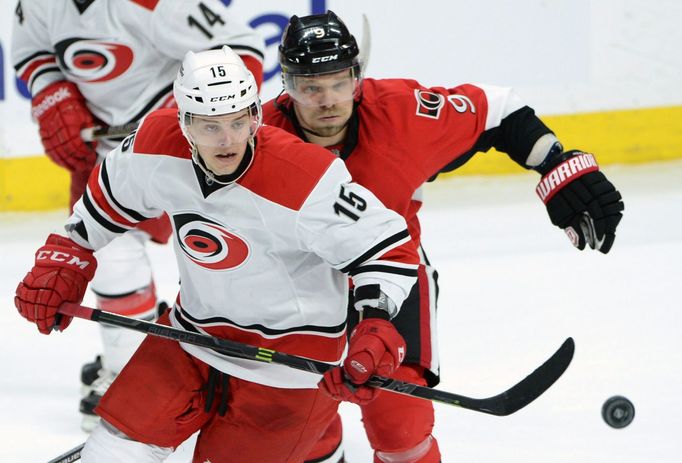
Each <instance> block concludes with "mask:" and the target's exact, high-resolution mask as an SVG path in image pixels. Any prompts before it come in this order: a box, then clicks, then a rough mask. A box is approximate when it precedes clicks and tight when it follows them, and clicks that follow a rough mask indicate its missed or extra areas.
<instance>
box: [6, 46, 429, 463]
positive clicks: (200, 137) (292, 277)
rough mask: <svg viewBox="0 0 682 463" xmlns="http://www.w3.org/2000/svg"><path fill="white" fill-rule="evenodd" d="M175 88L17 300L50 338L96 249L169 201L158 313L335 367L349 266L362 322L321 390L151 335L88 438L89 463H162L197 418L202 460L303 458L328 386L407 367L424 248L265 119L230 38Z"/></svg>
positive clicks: (190, 61) (318, 431) (325, 406)
mask: <svg viewBox="0 0 682 463" xmlns="http://www.w3.org/2000/svg"><path fill="white" fill-rule="evenodd" d="M174 94H175V99H176V101H177V103H178V107H179V110H174V109H161V110H157V111H154V112H152V113H151V114H149V115H147V116H146V117H145V118H144V119H143V121H142V123H141V125H140V127H139V129H138V130H137V132H136V133H133V134H131V135H130V136H128V137H127V138H126V139H125V140H124V141H123V143H121V145H120V146H119V147H118V148H116V149H115V150H114V151H112V152H111V153H109V155H108V156H107V157H106V159H105V160H104V161H103V162H102V164H100V165H99V166H97V167H95V169H94V170H93V172H92V174H91V177H90V180H89V182H88V187H87V189H86V192H85V195H84V196H83V197H82V199H81V200H79V201H78V202H77V203H76V205H75V207H74V213H73V215H72V216H71V217H70V218H69V220H68V222H67V226H66V229H67V234H68V237H64V236H59V235H54V234H53V235H50V236H49V237H48V239H47V242H46V244H45V245H44V246H43V247H41V248H40V249H39V250H38V251H37V253H36V260H35V265H34V267H33V269H32V270H31V271H30V272H29V273H28V274H27V275H26V277H25V278H24V280H23V282H22V283H20V284H19V286H18V287H17V292H16V298H15V304H16V306H17V308H18V309H19V312H20V314H21V315H22V316H24V317H25V318H27V319H28V320H29V321H32V322H34V323H35V324H36V325H37V326H38V329H39V330H40V331H41V332H42V333H45V334H49V333H50V332H51V330H52V329H53V328H55V327H57V328H58V329H65V328H66V327H67V326H68V324H69V323H70V321H71V320H70V318H69V317H66V316H62V315H59V314H58V313H57V309H58V308H59V306H60V305H61V304H62V303H63V302H64V301H75V302H78V301H80V300H81V299H82V297H83V294H84V292H85V289H86V286H87V284H88V281H89V280H90V279H91V278H92V277H93V274H94V270H95V266H96V260H95V258H94V256H93V250H97V249H100V248H101V247H103V246H105V245H106V244H107V243H108V242H110V241H111V240H112V239H114V238H115V237H116V236H118V235H119V234H120V233H122V232H124V231H125V230H127V229H130V228H132V227H134V226H135V224H136V223H137V222H139V221H140V220H143V219H144V218H148V217H156V216H159V215H160V214H161V213H162V212H166V213H167V214H168V216H169V217H170V218H171V222H172V224H173V228H174V233H175V238H176V239H175V240H174V247H175V253H176V257H177V263H178V268H179V273H180V281H181V283H180V292H179V295H178V297H177V300H176V302H175V304H174V306H173V309H172V310H171V311H170V312H167V313H165V314H164V315H163V316H162V317H161V318H160V323H166V324H170V325H172V326H174V327H176V328H183V329H185V330H188V331H190V332H201V333H208V334H211V335H213V336H219V337H224V338H230V339H232V340H236V341H240V342H248V343H250V344H256V345H260V346H263V347H266V348H271V349H274V350H277V351H281V352H288V353H294V354H297V355H301V356H304V357H309V358H313V359H316V360H321V361H324V362H329V363H332V364H338V363H339V362H340V361H341V360H342V356H343V354H344V351H345V350H346V344H347V341H346V328H345V327H346V317H347V305H348V289H349V282H348V275H351V276H352V280H353V283H354V288H355V289H354V291H355V305H356V307H357V309H358V310H359V311H360V312H362V313H363V315H364V318H363V320H362V321H361V322H360V323H359V324H358V325H357V327H356V328H355V330H354V331H353V333H352V335H351V336H350V340H349V341H348V346H347V347H348V354H347V357H346V359H345V360H344V362H343V366H339V367H337V368H335V369H332V370H331V372H330V373H328V374H327V376H325V378H326V381H324V382H322V383H320V384H321V387H320V388H318V383H319V382H320V380H321V376H320V375H318V374H314V373H308V372H303V371H299V370H294V369H290V368H287V367H283V366H280V365H273V364H269V363H261V362H256V361H251V360H244V359H236V358H233V357H228V356H225V355H222V354H220V353H219V352H217V351H215V350H213V349H210V348H201V347H197V346H193V345H186V344H182V343H177V342H175V341H169V340H166V339H161V338H156V337H148V338H147V339H145V340H144V341H143V342H142V344H141V346H140V348H139V349H138V350H137V351H136V352H135V354H134V355H133V357H132V358H131V360H130V361H129V362H128V364H127V365H126V367H125V368H124V369H123V371H122V372H121V373H120V374H119V375H118V376H117V378H116V380H115V381H114V382H113V384H112V385H111V387H110V388H109V389H108V391H107V392H106V393H105V395H104V396H103V398H102V400H101V401H100V404H99V406H98V408H97V412H98V414H99V415H100V416H101V417H102V421H101V422H100V424H99V425H98V427H96V428H95V430H94V431H93V432H92V434H91V435H90V437H89V439H88V441H87V444H86V446H85V449H84V450H83V461H84V462H101V461H121V462H123V461H126V462H128V461H131V462H132V461H135V462H143V461H144V462H152V461H162V460H163V459H165V457H167V456H168V455H169V454H170V453H171V452H172V450H173V448H175V447H176V446H178V445H179V444H180V443H181V442H182V441H184V440H185V439H187V438H188V437H190V436H191V435H192V434H193V433H194V432H196V431H197V430H200V431H201V432H200V434H199V437H198V439H197V444H196V447H195V453H194V460H193V461H196V462H205V461H214V462H219V461H230V462H236V463H240V462H243V463H247V462H248V463H253V462H275V461H278V462H279V461H283V462H292V463H293V462H301V461H304V459H305V456H306V455H307V454H308V452H309V451H310V449H311V448H312V446H313V445H314V443H315V442H316V441H317V439H318V438H319V437H320V436H321V435H322V433H323V432H324V430H325V428H326V427H327V426H328V424H329V422H330V420H331V419H332V418H333V417H334V416H335V412H336V408H337V406H338V402H337V401H335V400H333V399H332V398H331V397H330V396H329V394H330V393H334V394H336V393H338V391H339V390H341V389H343V394H344V396H345V397H346V398H352V397H357V398H358V400H362V399H368V398H370V397H372V396H373V395H374V392H373V391H374V389H371V388H369V387H367V386H363V385H362V384H363V383H364V382H365V381H366V380H367V379H369V377H370V376H371V375H373V374H383V375H390V374H391V373H392V372H393V371H394V369H395V368H396V367H397V366H398V365H399V364H400V362H401V361H402V357H403V355H404V349H405V345H404V341H403V339H402V337H401V336H400V335H399V334H398V332H397V331H396V329H395V328H394V327H393V325H392V323H391V322H390V321H389V320H390V319H391V318H393V317H395V316H396V315H397V314H398V313H399V308H400V307H401V305H402V303H403V301H404V300H405V298H406V297H407V296H408V294H409V292H410V290H411V289H412V286H413V285H414V282H415V281H416V276H417V265H418V262H419V258H418V256H417V252H416V248H415V246H414V243H413V242H412V240H411V239H410V236H409V233H408V231H407V224H406V223H405V220H404V219H403V218H402V217H400V215H399V214H397V213H395V212H393V211H391V210H389V209H386V208H385V207H384V206H383V205H382V204H381V203H380V202H379V201H378V200H377V199H376V197H374V195H372V193H370V192H369V190H367V189H365V188H364V187H361V186H360V185H357V184H355V183H352V181H351V177H350V174H349V173H348V171H347V170H346V168H345V166H344V164H343V162H342V161H341V160H339V159H337V158H336V157H335V156H333V155H332V154H331V153H329V151H327V150H325V149H323V148H321V147H318V146H316V145H313V144H309V143H304V142H302V141H301V140H300V139H298V138H297V137H295V136H292V135H291V134H288V133H287V132H285V131H283V130H281V129H278V128H275V127H267V126H263V127H261V121H262V114H261V106H260V101H259V98H258V93H257V86H256V81H255V79H254V77H253V75H252V74H251V73H250V72H249V71H248V69H247V68H246V67H245V66H244V65H243V63H242V62H241V60H240V59H239V57H238V56H237V55H236V54H235V53H234V52H233V51H232V50H230V49H229V48H228V47H227V46H225V47H223V48H222V49H221V50H211V51H204V52H199V53H196V54H195V53H192V52H188V53H187V56H186V58H185V59H184V61H183V63H182V67H181V68H180V70H179V72H178V77H177V79H176V81H175V85H174ZM88 204H89V206H88ZM59 317H61V318H59ZM344 375H345V376H346V377H348V378H350V381H352V382H353V383H355V386H351V385H350V383H347V382H345V380H344V381H339V379H340V378H343V377H344ZM329 388H331V389H329ZM321 389H322V390H326V393H325V392H323V391H322V390H321ZM218 397H219V400H214V399H217V398H218ZM264 444H265V445H264Z"/></svg>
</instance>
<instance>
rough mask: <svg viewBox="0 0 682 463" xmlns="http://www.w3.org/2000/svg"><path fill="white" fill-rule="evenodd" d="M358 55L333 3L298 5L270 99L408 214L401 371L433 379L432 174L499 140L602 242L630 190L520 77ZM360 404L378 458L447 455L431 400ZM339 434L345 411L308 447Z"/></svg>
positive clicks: (547, 196) (324, 448)
mask: <svg viewBox="0 0 682 463" xmlns="http://www.w3.org/2000/svg"><path fill="white" fill-rule="evenodd" d="M359 55H360V50H359V49H358V46H357V43H356V41H355V38H354V37H353V36H352V35H351V34H350V32H349V31H348V29H347V28H346V26H345V24H344V23H343V22H342V21H341V20H340V19H339V18H338V17H337V16H336V15H335V14H334V13H333V12H328V13H327V14H322V15H311V16H305V17H300V18H298V17H296V16H294V17H292V18H291V20H290V22H289V25H288V27H287V29H286V30H285V32H284V36H283V37H282V45H281V46H280V55H279V58H280V65H281V67H282V73H283V82H284V88H285V90H286V93H285V94H283V95H281V96H280V97H278V98H276V99H275V100H274V101H271V102H268V103H265V105H264V110H263V111H264V120H265V122H266V123H267V124H269V125H273V126H277V127H282V128H284V129H286V130H287V131H289V132H291V133H294V134H296V135H298V136H299V137H301V138H302V139H304V140H307V141H310V142H313V143H316V144H318V145H322V146H324V147H327V148H328V149H329V150H330V151H332V152H334V153H336V154H337V155H338V156H339V157H340V158H341V159H343V160H344V162H345V164H346V166H347V167H348V170H349V171H350V173H351V174H352V175H353V179H354V180H355V181H356V182H358V183H360V184H361V185H363V186H365V187H366V188H368V189H369V190H371V191H372V192H373V193H374V194H376V196H377V197H378V198H379V199H380V200H381V201H382V203H383V204H385V205H386V206H387V207H389V208H390V209H393V210H395V211H396V212H398V213H400V214H401V215H403V217H405V219H406V221H407V223H408V228H409V230H410V235H411V237H412V239H413V241H414V243H415V244H416V245H417V246H418V247H419V249H420V255H421V257H422V262H421V265H420V268H419V272H418V283H417V285H415V287H414V288H413V291H412V293H411V294H410V297H409V298H408V299H407V300H406V302H405V304H404V305H403V308H402V310H401V312H400V315H399V316H398V317H396V319H395V320H394V323H395V325H396V327H397V328H398V330H399V331H400V333H401V334H402V335H403V337H404V338H405V340H406V342H407V354H406V358H405V361H404V363H403V364H402V365H401V366H400V367H399V368H398V369H397V370H396V372H395V373H394V377H397V378H399V379H403V380H406V381H409V382H413V383H420V384H427V385H429V386H435V385H436V384H437V383H438V381H439V363H438V355H437V345H436V341H435V325H436V322H435V310H436V296H437V291H438V285H437V274H436V272H435V270H434V269H433V268H432V267H431V266H430V265H429V262H428V260H427V259H426V255H425V254H424V252H423V249H422V248H421V239H420V226H419V220H418V217H417V212H418V211H419V209H420V207H421V193H420V187H421V185H422V184H423V183H424V182H425V181H427V180H429V179H431V178H433V177H435V176H436V175H437V174H438V173H440V172H443V171H449V170H453V169H456V168H457V167H459V166H461V165H463V164H464V163H465V162H466V161H468V160H469V159H470V158H471V157H472V156H473V155H474V154H475V153H476V152H478V151H487V150H489V149H490V148H491V147H493V146H494V147H495V148H496V149H497V150H499V151H502V152H505V153H507V154H509V156H510V157H511V158H512V159H513V160H514V161H516V162H517V163H518V164H520V165H521V166H522V167H524V168H526V169H530V168H532V169H535V170H537V171H538V172H539V173H540V174H542V175H543V180H542V182H541V184H540V185H539V187H538V192H539V193H540V196H541V198H542V200H543V201H544V202H545V203H546V205H547V211H548V212H549V215H550V218H551V220H552V223H554V224H555V225H557V226H559V227H561V228H563V229H565V230H566V232H567V234H568V235H569V237H570V238H571V240H572V241H573V243H574V244H575V245H576V247H578V248H579V249H583V248H584V247H585V245H586V244H588V243H589V245H590V246H591V247H592V248H593V249H595V248H596V249H598V250H599V251H601V252H603V253H607V252H608V251H609V250H610V248H611V245H612V244H613V242H614V239H615V230H616V227H617V225H618V223H619V221H620V218H621V216H622V214H621V211H622V210H623V202H622V201H621V196H620V194H619V193H618V192H617V191H616V189H615V188H614V186H613V185H612V184H611V183H610V182H609V181H608V180H607V179H606V177H605V176H604V174H603V173H602V172H600V171H599V170H598V167H597V165H596V162H594V158H593V156H592V155H591V154H587V153H582V152H579V151H567V152H564V151H563V149H562V147H561V145H560V144H559V143H558V141H557V138H556V137H555V135H554V134H553V133H552V132H551V130H549V129H548V128H547V127H546V126H545V125H544V124H543V123H542V121H541V120H540V119H539V118H538V117H537V116H535V114H534V111H533V110H532V109H531V108H529V107H528V106H524V105H523V103H522V102H521V100H520V98H519V97H517V96H516V95H515V94H514V93H513V92H512V91H511V90H510V89H508V88H501V87H493V86H487V85H471V84H464V85H460V86H457V87H452V88H446V87H432V88H427V87H424V86H422V85H420V84H419V83H418V82H416V81H414V80H409V79H379V80H377V79H369V78H367V79H363V76H362V63H361V62H359ZM529 280H531V281H532V275H529ZM353 315H354V314H353V313H351V314H350V317H351V318H353ZM360 406H361V409H362V419H363V424H364V426H365V430H366V431H367V436H368V438H369V441H370V444H371V446H372V448H373V449H374V451H375V453H374V461H375V462H386V463H388V462H390V463H416V462H419V463H436V462H439V461H440V459H441V455H440V451H439V449H438V444H437V441H436V439H435V437H433V436H432V434H431V433H432V429H433V425H434V414H433V406H432V405H431V403H429V402H426V401H420V400H418V399H415V398H411V397H407V396H401V395H396V394H380V395H379V396H378V397H377V398H376V400H374V401H371V402H361V403H360ZM340 439H341V426H340V420H338V419H337V420H336V421H335V422H334V423H333V425H332V426H330V428H329V430H328V432H327V434H326V435H325V437H324V438H323V439H321V440H320V441H319V445H318V446H317V447H316V448H315V449H314V451H313V453H311V454H310V455H309V458H311V459H313V458H314V459H315V461H318V462H322V461H324V462H334V463H336V462H337V461H338V457H337V456H336V455H338V454H339V453H340V452H339V450H338V446H339V445H340Z"/></svg>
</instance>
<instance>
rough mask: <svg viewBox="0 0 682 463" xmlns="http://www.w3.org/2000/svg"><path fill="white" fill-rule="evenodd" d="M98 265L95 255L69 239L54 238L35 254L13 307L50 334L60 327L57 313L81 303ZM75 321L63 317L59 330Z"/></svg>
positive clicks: (48, 240) (40, 329) (18, 288)
mask: <svg viewBox="0 0 682 463" xmlns="http://www.w3.org/2000/svg"><path fill="white" fill-rule="evenodd" d="M96 269H97V261H96V260H95V256H94V255H93V253H92V251H91V250H89V249H85V248H83V247H81V246H79V245H78V244H76V243H74V242H73V241H72V240H70V239H69V238H65V237H63V236H59V235H55V234H52V235H50V236H49V237H48V238H47V241H46V242H45V244H44V245H43V246H42V247H41V248H40V249H38V250H37V251H36V257H35V263H34V265H33V268H32V269H31V271H30V272H28V273H27V274H26V276H25V277H24V279H23V281H22V282H21V283H19V286H17V291H16V295H15V297H14V305H15V306H16V307H17V310H19V313H20V314H21V316H22V317H24V318H25V319H26V320H28V321H30V322H33V323H35V324H36V326H37V327H38V331H40V332H41V333H43V334H50V333H51V331H52V329H53V328H54V327H55V326H56V325H57V321H58V320H57V315H58V314H57V309H59V306H60V305H62V303H63V302H74V303H80V302H81V301H82V300H83V296H84V295H85V289H86V288H87V286H88V282H89V281H90V280H92V277H93V276H95V270H96ZM71 319H72V317H67V316H64V315H60V320H59V326H57V328H58V329H59V330H64V329H65V328H66V327H67V326H68V325H69V323H71Z"/></svg>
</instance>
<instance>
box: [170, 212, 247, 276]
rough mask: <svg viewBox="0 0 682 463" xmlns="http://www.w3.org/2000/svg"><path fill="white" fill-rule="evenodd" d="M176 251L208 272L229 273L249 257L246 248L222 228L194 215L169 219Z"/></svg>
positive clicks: (240, 239) (244, 243)
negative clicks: (181, 252)
mask: <svg viewBox="0 0 682 463" xmlns="http://www.w3.org/2000/svg"><path fill="white" fill-rule="evenodd" d="M173 223H174V224H175V237H176V239H177V242H178V244H179V245H180V249H182V251H183V252H184V253H185V255H186V256H187V257H189V259H190V260H191V261H192V262H194V263H195V264H197V265H199V266H201V267H204V268H206V269H209V270H233V269H236V268H238V267H240V266H241V265H242V264H243V263H244V262H246V260H247V259H248V257H249V253H250V250H249V245H248V244H247V243H246V241H244V240H243V239H242V238H240V237H239V236H237V235H235V234H234V233H231V232H229V231H227V230H226V229H225V226H224V225H221V224H219V223H218V222H214V221H213V220H210V219H207V218H206V217H202V216H200V215H197V214H176V215H173Z"/></svg>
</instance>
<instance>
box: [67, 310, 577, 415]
mask: <svg viewBox="0 0 682 463" xmlns="http://www.w3.org/2000/svg"><path fill="white" fill-rule="evenodd" d="M59 313H61V314H64V315H69V316H72V317H78V318H84V319H86V320H92V321H94V322H97V323H105V324H108V325H114V326H119V327H122V328H128V329H131V330H135V331H140V332H142V333H146V334H151V335H153V336H158V337H161V338H166V339H172V340H174V341H180V342H184V343H187V344H193V345H196V346H201V347H207V348H209V349H214V350H216V351H218V352H220V353H221V354H223V355H227V356H230V357H236V358H242V359H249V360H256V361H260V362H266V363H274V364H279V365H286V366H288V367H291V368H296V369H297V370H302V371H307V372H310V373H317V374H324V373H325V372H326V371H328V370H330V369H332V368H334V365H330V364H328V363H325V362H321V361H318V360H313V359H309V358H304V357H298V356H296V355H290V354H285V353H282V352H277V351H275V350H272V349H266V348H263V347H256V346H252V345H249V344H243V343H241V342H236V341H230V340H229V339H222V338H216V337H214V336H208V335H205V334H201V333H192V332H189V331H185V330H180V329H177V328H173V327H170V326H165V325H159V324H156V323H150V322H146V321H143V320H137V319H135V318H130V317H125V316H122V315H117V314H113V313H110V312H105V311H102V310H99V309H92V308H90V307H85V306H82V305H79V304H72V303H69V302H65V303H64V304H62V305H61V307H60V308H59ZM574 349H575V345H574V343H573V338H567V339H566V341H564V343H563V344H562V345H561V347H560V348H559V350H557V351H556V352H555V353H554V355H552V356H551V357H550V358H549V359H548V360H547V361H545V363H543V364H542V365H540V367H538V368H537V369H536V370H535V371H534V372H532V373H531V374H530V375H528V376H527V377H526V378H524V379H523V380H521V381H520V382H519V383H517V384H516V385H514V386H512V387H511V388H510V389H508V390H506V391H504V392H502V393H501V394H498V395H496V396H492V397H488V398H485V399H474V398H471V397H466V396H463V395H459V394H453V393H451V392H445V391H439V390H437V389H431V388H428V387H424V386H419V385H417V384H412V383H406V382H403V381H398V380H396V379H391V378H386V377H383V376H372V377H371V378H370V380H369V381H368V382H367V383H366V384H367V385H369V386H373V387H378V388H381V389H386V390H389V391H393V392H397V393H399V394H404V395H409V396H412V397H418V398H420V399H425V400H432V401H435V402H440V403H444V404H447V405H455V406H458V407H462V408H466V409H468V410H473V411H477V412H482V413H488V414H490V415H496V416H506V415H510V414H512V413H514V412H516V411H518V410H520V409H521V408H523V407H525V406H526V405H528V404H529V403H531V402H532V401H534V400H535V399H537V398H538V397H539V396H540V395H541V394H542V393H543V392H545V391H546V390H547V389H548V388H549V387H550V386H551V385H552V384H554V382H555V381H556V380H557V379H559V377H560V376H561V375H562V374H563V372H564V371H566V368H568V365H569V364H570V363H571V359H572V358H573V351H574Z"/></svg>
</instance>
